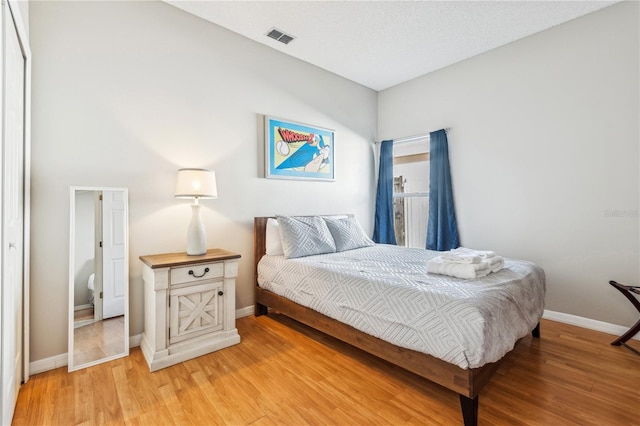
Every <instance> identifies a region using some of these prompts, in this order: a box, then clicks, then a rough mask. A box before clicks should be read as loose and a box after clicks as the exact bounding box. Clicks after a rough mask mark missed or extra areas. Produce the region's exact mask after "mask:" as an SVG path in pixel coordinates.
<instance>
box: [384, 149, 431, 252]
mask: <svg viewBox="0 0 640 426" xmlns="http://www.w3.org/2000/svg"><path fill="white" fill-rule="evenodd" d="M393 176H394V178H393V183H394V185H393V211H394V227H395V234H396V242H397V243H398V245H399V246H404V247H415V248H425V246H426V242H427V219H428V216H429V138H428V137H424V138H419V139H412V140H410V141H406V142H403V141H399V142H394V145H393Z"/></svg>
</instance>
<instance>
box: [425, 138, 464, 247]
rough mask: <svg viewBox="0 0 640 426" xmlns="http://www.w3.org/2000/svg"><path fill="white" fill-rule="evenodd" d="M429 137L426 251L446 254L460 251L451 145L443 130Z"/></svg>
mask: <svg viewBox="0 0 640 426" xmlns="http://www.w3.org/2000/svg"><path fill="white" fill-rule="evenodd" d="M429 136H430V145H431V147H430V153H429V163H430V174H429V222H428V223H427V249H429V250H438V251H447V250H451V249H454V248H457V247H460V239H459V237H458V223H457V221H456V210H455V207H454V205H453V188H452V187H451V172H450V170H449V142H448V141H447V133H446V132H445V131H444V130H438V131H436V132H431V134H430V135H429Z"/></svg>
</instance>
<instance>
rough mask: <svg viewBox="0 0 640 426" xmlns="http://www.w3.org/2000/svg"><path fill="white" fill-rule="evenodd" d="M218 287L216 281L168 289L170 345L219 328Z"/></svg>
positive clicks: (218, 284)
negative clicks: (169, 290)
mask: <svg viewBox="0 0 640 426" xmlns="http://www.w3.org/2000/svg"><path fill="white" fill-rule="evenodd" d="M222 288H223V282H222V281H220V282H214V283H206V284H199V285H194V286H190V287H183V288H179V289H172V290H171V292H170V294H169V298H170V304H171V306H170V308H169V311H170V314H169V316H170V327H169V343H170V344H173V343H177V342H181V341H183V340H185V339H189V338H192V337H197V336H200V335H203V334H207V333H211V332H214V331H216V330H222V327H223V317H224V316H223V304H222V301H223V297H224V295H220V294H218V293H219V292H220V293H221V292H222Z"/></svg>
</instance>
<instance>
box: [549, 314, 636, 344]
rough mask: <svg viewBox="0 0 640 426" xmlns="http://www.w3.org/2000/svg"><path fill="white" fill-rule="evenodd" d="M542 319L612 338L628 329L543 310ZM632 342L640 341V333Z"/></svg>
mask: <svg viewBox="0 0 640 426" xmlns="http://www.w3.org/2000/svg"><path fill="white" fill-rule="evenodd" d="M542 318H544V319H548V320H551V321H557V322H561V323H564V324H569V325H575V326H576V327H582V328H586V329H588V330H595V331H601V332H603V333H607V334H613V335H614V336H620V335H622V334H624V333H626V332H627V330H628V329H629V327H623V326H621V325H616V324H610V323H608V322H604V321H598V320H594V319H590V318H585V317H579V316H577V315H571V314H565V313H562V312H554V311H548V310H546V309H545V310H544V313H543V314H542ZM632 339H633V340H640V333H639V334H636V335H635V336H634V337H632Z"/></svg>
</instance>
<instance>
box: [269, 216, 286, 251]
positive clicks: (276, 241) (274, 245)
mask: <svg viewBox="0 0 640 426" xmlns="http://www.w3.org/2000/svg"><path fill="white" fill-rule="evenodd" d="M265 239H266V242H265V246H266V249H267V254H268V255H269V256H282V255H283V254H284V250H283V249H282V240H281V239H280V225H278V221H277V220H276V219H268V220H267V230H266V232H265Z"/></svg>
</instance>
